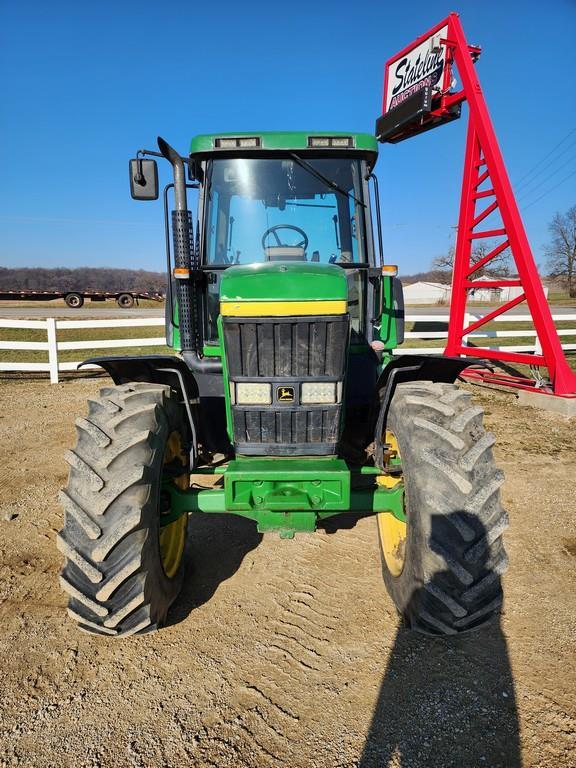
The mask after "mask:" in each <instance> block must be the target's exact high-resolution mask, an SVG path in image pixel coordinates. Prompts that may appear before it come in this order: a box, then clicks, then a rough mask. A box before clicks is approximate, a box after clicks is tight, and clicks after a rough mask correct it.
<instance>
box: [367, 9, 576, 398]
mask: <svg viewBox="0 0 576 768" xmlns="http://www.w3.org/2000/svg"><path fill="white" fill-rule="evenodd" d="M479 55H480V48H478V47H476V46H471V45H468V43H467V42H466V38H465V36H464V31H463V29H462V25H461V24H460V20H459V18H458V15H457V14H456V13H451V14H450V15H449V16H448V18H447V19H445V20H444V21H442V22H440V23H439V24H437V25H436V26H435V27H433V28H432V29H431V30H430V31H429V32H427V33H426V34H425V35H422V36H421V37H419V38H418V39H417V40H415V41H414V42H413V43H412V44H411V45H409V46H407V47H406V48H404V49H403V50H402V51H400V53H398V54H396V55H395V56H393V57H392V58H391V59H389V60H388V61H387V62H386V70H385V78H384V99H383V105H382V116H381V117H380V118H379V119H378V121H377V123H376V136H377V138H378V140H379V141H381V142H388V143H396V142H399V141H403V140H405V139H408V138H410V137H412V136H415V135H417V134H419V133H422V132H423V131H427V130H429V129H431V128H435V127H437V126H439V125H442V124H443V123H445V122H449V121H451V120H454V119H456V118H458V117H460V110H461V105H462V103H463V102H464V101H467V102H468V106H469V118H468V135H467V140H466V153H465V159H464V179H463V184H462V198H461V202H460V216H459V221H458V235H457V240H456V250H455V257H454V268H453V275H452V301H451V305H450V322H449V325H448V341H447V344H446V349H445V352H444V354H446V355H460V356H465V357H471V358H478V359H483V360H500V361H502V362H510V363H523V364H525V365H528V366H530V367H534V366H546V367H547V368H548V372H549V375H550V381H551V386H549V387H546V386H545V385H544V386H543V385H542V382H541V381H540V380H533V379H529V378H527V377H521V376H510V375H506V374H503V373H502V374H501V373H494V372H490V371H488V370H487V369H484V370H480V369H477V368H470V369H467V371H465V372H464V375H465V376H469V377H470V378H475V379H482V380H484V381H492V382H495V383H498V384H505V385H508V386H514V387H520V388H522V389H535V390H536V389H537V390H538V391H539V392H548V393H549V394H554V395H560V396H564V397H570V396H575V395H576V373H574V371H572V370H571V368H570V366H569V365H568V363H567V361H566V358H565V356H564V351H563V349H562V346H561V344H560V339H559V337H558V334H557V332H556V327H555V325H554V321H553V320H552V315H551V313H550V308H549V306H548V302H547V300H546V296H545V294H544V290H543V288H542V283H541V281H540V278H539V276H538V270H537V268H536V263H535V261H534V257H533V255H532V251H531V249H530V245H529V243H528V238H527V236H526V232H525V230H524V225H523V223H522V219H521V217H520V212H519V210H518V205H517V203H516V199H515V197H514V193H513V192H512V186H511V184H510V180H509V178H508V174H507V172H506V167H505V165H504V161H503V159H502V154H501V152H500V148H499V146H498V141H497V139H496V134H495V132H494V128H493V126H492V121H491V119H490V114H489V112H488V108H487V106H486V102H485V100H484V95H483V93H482V89H481V87H480V82H479V80H478V77H477V75H476V72H475V69H474V63H475V61H476V60H477V59H478V57H479ZM454 64H455V65H456V67H457V70H458V75H459V77H460V80H461V82H462V88H461V90H459V91H453V90H452V88H453V78H452V74H453V73H452V67H453V65H454ZM482 206H485V207H482ZM478 208H481V210H478ZM495 218H498V221H497V223H496V225H493V224H489V223H488V222H487V221H485V220H486V219H490V220H491V221H494V220H495ZM482 222H484V225H483V227H482V228H480V227H479V225H480V224H481V223H482ZM486 227H488V228H486ZM479 239H482V241H489V242H490V243H491V244H490V250H489V252H488V253H487V254H486V255H485V256H484V257H483V258H481V259H480V260H479V261H476V263H474V262H473V261H472V260H471V255H472V247H473V243H474V241H475V240H479ZM508 248H509V249H510V251H511V254H512V257H513V260H514V263H515V265H516V270H517V273H518V279H504V278H502V279H501V278H494V279H490V280H485V279H483V280H482V281H478V280H475V279H474V274H475V273H476V272H477V271H478V270H479V269H480V268H482V267H486V266H487V265H489V264H490V262H492V260H493V259H495V258H496V257H498V256H500V254H502V253H504V252H505V251H506V249H508ZM511 286H521V288H522V293H521V294H520V295H519V296H517V297H516V298H514V299H512V300H510V301H507V302H506V303H504V304H502V305H501V306H499V307H497V308H496V309H495V310H494V311H492V312H490V313H489V314H487V315H485V316H484V317H482V318H480V319H479V320H477V321H476V322H474V323H472V324H471V325H468V326H467V327H464V322H465V316H466V303H467V300H468V293H469V291H473V290H475V289H477V288H506V287H511ZM524 301H526V303H527V304H528V308H529V310H530V313H531V315H532V319H533V322H534V328H535V330H536V333H537V335H538V340H539V342H540V346H541V349H542V353H541V354H527V353H524V352H507V351H503V350H495V349H491V348H490V347H471V346H467V345H466V344H465V343H464V337H465V336H466V335H467V334H469V333H471V332H473V331H476V330H478V329H479V328H481V327H482V326H483V325H485V324H486V323H489V322H490V321H492V320H494V319H496V318H497V317H498V316H499V315H502V314H503V313H505V312H507V311H508V310H509V309H512V307H515V306H517V305H518V304H520V303H522V302H524Z"/></svg>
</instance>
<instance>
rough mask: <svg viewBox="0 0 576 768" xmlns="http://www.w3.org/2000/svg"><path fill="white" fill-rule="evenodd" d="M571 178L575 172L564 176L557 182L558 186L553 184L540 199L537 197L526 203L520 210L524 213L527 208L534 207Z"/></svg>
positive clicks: (575, 174)
mask: <svg viewBox="0 0 576 768" xmlns="http://www.w3.org/2000/svg"><path fill="white" fill-rule="evenodd" d="M572 176H576V171H572V173H569V174H568V176H565V177H564V178H563V179H562V181H559V182H558V184H555V185H554V186H553V187H551V188H550V189H548V190H546V192H544V193H543V194H541V195H540V197H537V198H536V200H532V202H531V203H528V205H525V206H524V207H523V208H522V210H523V211H526V210H528V208H531V207H532V206H533V205H536V203H538V202H539V201H540V200H542V198H543V197H546V195H549V194H550V192H554V190H555V189H557V188H558V187H559V186H560V185H561V184H564V182H565V181H568V179H571V178H572Z"/></svg>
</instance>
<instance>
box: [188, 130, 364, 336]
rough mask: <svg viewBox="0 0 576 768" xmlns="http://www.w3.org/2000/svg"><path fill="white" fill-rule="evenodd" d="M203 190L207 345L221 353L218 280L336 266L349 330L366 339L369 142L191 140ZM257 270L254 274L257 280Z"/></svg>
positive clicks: (278, 137)
mask: <svg viewBox="0 0 576 768" xmlns="http://www.w3.org/2000/svg"><path fill="white" fill-rule="evenodd" d="M190 158H191V165H190V167H191V170H192V173H193V174H194V175H195V177H197V178H198V179H199V180H201V182H202V186H201V192H200V199H199V212H198V230H199V245H200V253H199V266H200V268H201V269H202V270H203V271H205V272H206V273H207V274H208V279H207V286H206V288H207V289H206V292H205V295H206V305H205V313H204V314H205V317H204V318H203V320H204V331H205V335H204V343H205V344H206V345H207V346H212V347H214V346H215V345H217V343H218V331H217V319H218V315H219V301H220V292H221V285H222V279H223V276H224V274H225V272H226V270H227V269H229V268H231V267H235V266H247V265H254V266H256V265H265V264H274V263H276V264H277V263H279V262H286V263H292V264H317V265H323V264H335V265H337V266H340V267H342V268H343V269H345V270H346V276H347V282H348V292H349V312H350V317H351V326H352V330H353V332H354V333H355V335H357V336H358V337H359V338H360V337H365V334H366V322H365V317H364V315H365V313H366V304H367V296H366V292H367V280H368V272H367V268H369V267H374V266H375V262H376V261H377V259H376V258H375V255H374V244H373V239H372V229H371V221H370V192H369V187H368V184H369V178H370V174H371V172H372V168H373V166H374V164H375V162H376V158H377V144H376V141H375V140H374V138H373V137H372V136H369V135H365V134H355V135H345V134H338V135H331V136H328V135H322V136H321V135H316V134H309V133H295V134H285V133H264V134H260V135H231V134H227V135H218V136H216V135H208V136H207V135H203V136H198V137H196V138H194V139H193V141H192V145H191V152H190ZM258 274H259V271H258V269H256V271H255V273H254V279H255V280H257V279H258V277H257V275H258Z"/></svg>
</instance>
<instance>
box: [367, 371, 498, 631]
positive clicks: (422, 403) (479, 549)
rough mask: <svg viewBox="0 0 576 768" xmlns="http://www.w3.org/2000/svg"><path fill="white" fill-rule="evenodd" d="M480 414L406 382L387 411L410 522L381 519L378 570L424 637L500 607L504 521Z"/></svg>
mask: <svg viewBox="0 0 576 768" xmlns="http://www.w3.org/2000/svg"><path fill="white" fill-rule="evenodd" d="M482 417H483V410H482V408H481V407H479V406H476V405H473V404H472V402H471V395H470V393H468V392H466V391H464V390H461V389H460V388H459V387H457V386H455V385H453V384H440V383H433V382H412V383H408V384H400V385H398V387H397V389H396V392H395V394H394V397H393V399H392V403H391V406H390V411H389V414H388V422H387V428H388V429H389V430H390V432H391V434H392V435H393V436H395V438H396V439H397V444H398V449H399V456H400V459H401V464H402V472H403V478H404V484H405V513H406V525H405V528H404V532H403V533H402V531H400V533H399V529H398V525H396V524H392V522H391V521H390V517H391V515H389V513H381V514H380V515H378V531H379V540H380V547H381V553H382V572H383V577H384V582H385V584H386V587H387V589H388V592H389V593H390V595H391V597H392V599H393V600H394V602H395V604H396V606H397V608H398V610H399V612H400V614H401V615H402V617H403V618H404V621H405V623H406V624H407V625H408V626H409V627H411V628H412V629H415V630H417V631H420V632H423V633H426V634H433V635H454V634H457V633H461V632H465V631H468V630H471V629H475V628H477V627H479V626H481V625H483V624H485V623H486V622H487V621H489V620H490V619H492V618H493V617H494V616H496V615H498V613H499V611H500V608H501V603H502V588H501V583H500V576H501V574H502V573H503V572H504V571H505V570H506V566H507V557H506V553H505V551H504V547H503V542H502V533H503V531H504V530H505V529H506V527H507V525H508V516H507V514H506V512H505V511H504V510H503V508H502V505H501V503H500V493H499V489H500V486H501V485H502V483H503V481H504V477H503V474H502V472H500V471H499V470H498V469H497V468H496V466H495V463H494V459H493V456H492V445H493V443H494V437H493V435H492V434H490V433H487V432H485V431H484V429H483V426H482ZM383 516H384V517H386V518H387V520H383V519H382V518H383ZM384 523H388V525H385V524H384ZM398 536H399V538H398Z"/></svg>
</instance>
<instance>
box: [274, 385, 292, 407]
mask: <svg viewBox="0 0 576 768" xmlns="http://www.w3.org/2000/svg"><path fill="white" fill-rule="evenodd" d="M276 400H278V402H279V403H293V402H294V387H276Z"/></svg>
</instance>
